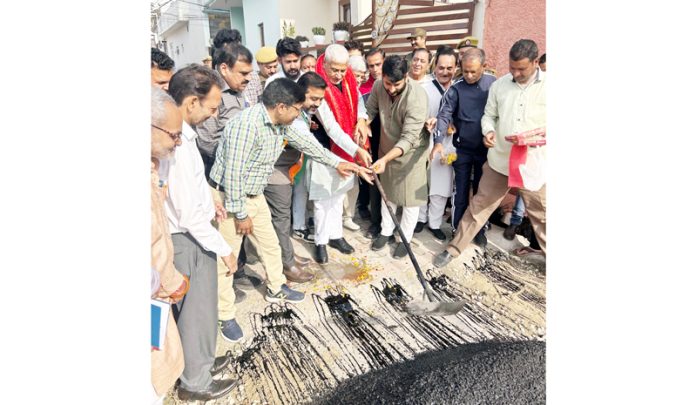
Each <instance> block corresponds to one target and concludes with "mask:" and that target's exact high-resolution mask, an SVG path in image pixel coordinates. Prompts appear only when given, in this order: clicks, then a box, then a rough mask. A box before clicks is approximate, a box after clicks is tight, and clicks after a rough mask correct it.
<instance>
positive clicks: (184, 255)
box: [159, 65, 237, 401]
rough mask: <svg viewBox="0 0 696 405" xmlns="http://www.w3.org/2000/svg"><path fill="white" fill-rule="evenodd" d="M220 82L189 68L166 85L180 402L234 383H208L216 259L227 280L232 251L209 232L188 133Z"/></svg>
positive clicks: (209, 216) (208, 111) (204, 191)
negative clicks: (176, 135) (184, 288)
mask: <svg viewBox="0 0 696 405" xmlns="http://www.w3.org/2000/svg"><path fill="white" fill-rule="evenodd" d="M222 87H223V82H222V80H221V79H220V77H219V76H218V75H217V74H216V73H215V72H214V71H213V70H211V69H208V68H207V67H205V66H201V65H191V66H188V67H185V68H183V69H181V70H179V71H178V72H177V73H176V74H174V76H172V79H171V81H170V83H169V94H170V95H171V96H172V98H173V99H174V101H175V102H176V104H177V107H178V109H179V112H180V113H181V116H182V118H183V124H182V136H181V141H182V144H181V146H180V147H178V148H177V149H176V151H175V153H174V158H173V159H171V160H168V161H166V162H161V163H160V168H159V174H160V178H163V179H167V181H168V196H167V200H166V204H165V212H166V215H167V220H168V222H169V231H170V233H171V234H172V243H173V246H174V265H175V266H176V268H177V270H179V271H180V272H181V273H182V274H183V275H185V276H187V277H188V278H189V280H190V287H189V291H188V293H187V295H186V299H185V300H182V301H180V302H178V303H177V304H176V307H175V308H174V310H175V314H174V315H175V317H176V320H177V326H178V327H179V334H180V335H181V343H182V346H183V349H184V364H185V365H184V371H183V374H182V375H181V385H180V386H179V389H178V395H179V398H180V399H182V400H200V401H208V400H211V399H215V398H219V397H221V396H224V395H226V394H227V393H229V392H230V391H231V390H232V389H233V388H234V387H235V385H236V381H234V380H229V379H227V380H213V378H212V373H211V369H212V368H213V365H214V362H215V348H216V339H217V297H218V294H217V267H216V255H217V256H218V257H220V258H221V260H222V261H223V262H224V263H225V265H226V267H227V269H228V274H229V275H232V273H233V272H234V271H235V270H236V269H237V262H236V258H235V257H234V255H233V254H232V248H231V247H230V246H229V245H228V244H227V242H225V240H224V239H223V237H222V235H221V234H220V233H219V232H218V231H217V230H216V229H215V227H213V225H212V223H211V221H212V220H213V219H215V217H216V210H215V205H214V204H213V198H212V195H211V193H210V189H209V187H208V185H207V182H206V180H205V177H204V175H203V160H202V159H201V155H200V153H199V152H198V149H197V147H196V137H197V134H196V132H195V131H194V130H193V128H194V127H195V126H196V125H198V124H200V123H202V122H203V121H205V120H206V119H208V117H210V116H212V115H216V114H217V110H218V106H219V105H220V98H221V91H222Z"/></svg>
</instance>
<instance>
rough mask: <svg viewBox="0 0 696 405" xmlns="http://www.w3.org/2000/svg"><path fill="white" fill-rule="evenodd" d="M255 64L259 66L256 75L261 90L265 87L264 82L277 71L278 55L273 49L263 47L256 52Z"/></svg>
mask: <svg viewBox="0 0 696 405" xmlns="http://www.w3.org/2000/svg"><path fill="white" fill-rule="evenodd" d="M256 64H257V65H259V70H258V72H257V73H258V75H259V80H260V81H261V86H262V88H263V86H265V85H266V80H268V78H269V77H271V76H273V75H274V74H276V72H277V71H278V55H277V54H276V51H275V49H273V48H271V47H270V46H264V47H262V48H261V49H259V50H258V51H256Z"/></svg>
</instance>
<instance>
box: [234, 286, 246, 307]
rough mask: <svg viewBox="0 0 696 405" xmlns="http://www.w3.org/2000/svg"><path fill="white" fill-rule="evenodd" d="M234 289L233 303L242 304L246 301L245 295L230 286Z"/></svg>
mask: <svg viewBox="0 0 696 405" xmlns="http://www.w3.org/2000/svg"><path fill="white" fill-rule="evenodd" d="M232 288H233V289H234V303H235V304H239V303H240V302H243V301H244V300H245V299H246V296H247V295H246V293H245V292H244V291H242V290H240V289H239V288H235V287H234V286H232Z"/></svg>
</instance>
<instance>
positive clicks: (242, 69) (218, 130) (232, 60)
mask: <svg viewBox="0 0 696 405" xmlns="http://www.w3.org/2000/svg"><path fill="white" fill-rule="evenodd" d="M252 61H253V60H252V56H251V52H249V50H248V49H247V48H245V47H244V46H243V45H239V44H236V43H230V44H226V45H223V46H222V47H221V48H217V49H215V51H214V52H213V66H215V70H217V72H218V73H219V74H220V76H222V79H223V80H224V84H223V87H222V99H221V101H220V105H219V106H218V114H217V115H216V116H211V117H210V118H208V119H207V120H205V121H204V122H202V123H201V124H199V125H197V126H196V132H197V133H198V139H197V143H198V150H199V151H200V152H201V156H202V157H203V163H204V164H205V177H206V179H207V178H209V175H210V168H211V167H212V166H213V162H214V161H215V149H216V148H217V145H218V141H219V139H220V136H221V135H222V130H223V129H224V128H225V124H226V123H227V121H229V119H230V118H232V117H234V116H235V115H237V114H239V113H240V112H241V111H242V110H243V109H244V108H246V107H248V104H247V103H245V101H244V96H243V93H244V90H245V89H246V87H247V85H248V84H249V80H250V77H251V72H252V70H253V68H252Z"/></svg>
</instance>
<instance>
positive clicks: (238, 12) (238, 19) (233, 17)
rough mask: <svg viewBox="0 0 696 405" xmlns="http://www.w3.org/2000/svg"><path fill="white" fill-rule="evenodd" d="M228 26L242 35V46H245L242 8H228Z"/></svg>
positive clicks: (245, 38) (244, 25)
mask: <svg viewBox="0 0 696 405" xmlns="http://www.w3.org/2000/svg"><path fill="white" fill-rule="evenodd" d="M230 26H231V27H232V28H235V29H237V30H238V31H239V32H240V33H241V34H242V45H244V46H246V44H247V36H246V24H244V9H243V8H242V7H232V8H230Z"/></svg>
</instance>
